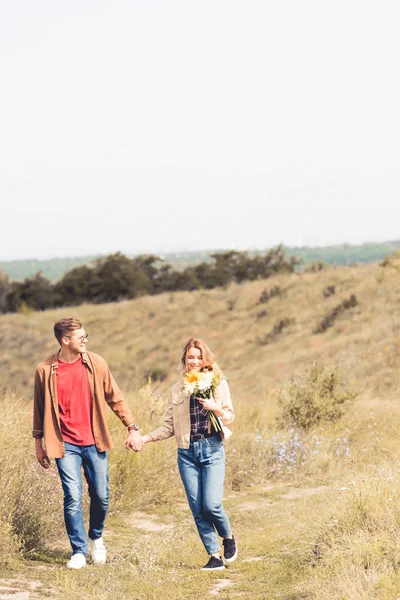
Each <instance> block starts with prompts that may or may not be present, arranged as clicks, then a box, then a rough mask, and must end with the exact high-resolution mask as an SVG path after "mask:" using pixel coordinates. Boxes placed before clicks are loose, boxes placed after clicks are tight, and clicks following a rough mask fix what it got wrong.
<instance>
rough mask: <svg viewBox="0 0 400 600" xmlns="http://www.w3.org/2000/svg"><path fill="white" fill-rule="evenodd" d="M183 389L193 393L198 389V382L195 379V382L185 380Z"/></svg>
mask: <svg viewBox="0 0 400 600" xmlns="http://www.w3.org/2000/svg"><path fill="white" fill-rule="evenodd" d="M183 389H184V390H185V392H187V393H188V394H193V393H194V391H195V389H196V382H195V381H194V382H193V383H189V382H185V383H184V385H183Z"/></svg>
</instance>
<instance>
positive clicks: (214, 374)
mask: <svg viewBox="0 0 400 600" xmlns="http://www.w3.org/2000/svg"><path fill="white" fill-rule="evenodd" d="M223 378H224V376H223V375H222V372H221V371H220V370H219V369H213V368H212V367H204V368H203V369H202V370H201V371H188V372H187V373H185V376H184V378H183V390H184V391H185V392H187V393H188V394H190V395H191V396H196V398H211V396H212V395H213V394H214V392H215V389H216V388H217V387H218V386H219V384H220V383H221V381H222V379H223ZM208 414H209V417H210V421H211V423H212V425H213V427H214V429H215V431H222V427H221V423H220V421H219V418H218V417H217V415H216V414H214V413H213V411H212V410H209V411H208Z"/></svg>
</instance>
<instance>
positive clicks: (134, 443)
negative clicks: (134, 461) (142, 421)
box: [125, 430, 144, 452]
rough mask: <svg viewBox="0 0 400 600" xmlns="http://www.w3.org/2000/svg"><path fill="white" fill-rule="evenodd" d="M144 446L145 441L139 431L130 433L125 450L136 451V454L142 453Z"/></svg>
mask: <svg viewBox="0 0 400 600" xmlns="http://www.w3.org/2000/svg"><path fill="white" fill-rule="evenodd" d="M143 446H144V441H143V438H142V436H141V435H140V433H139V432H138V431H135V430H133V431H129V432H128V437H127V438H126V440H125V448H126V449H127V450H131V449H132V450H134V451H135V452H140V450H142V448H143Z"/></svg>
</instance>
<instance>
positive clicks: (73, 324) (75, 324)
mask: <svg viewBox="0 0 400 600" xmlns="http://www.w3.org/2000/svg"><path fill="white" fill-rule="evenodd" d="M75 329H82V323H81V322H80V320H79V319H75V317H65V318H64V319H60V320H59V321H57V323H54V335H55V336H56V338H57V340H58V342H59V343H60V344H61V339H62V338H63V337H64V336H65V335H67V333H70V332H71V331H75Z"/></svg>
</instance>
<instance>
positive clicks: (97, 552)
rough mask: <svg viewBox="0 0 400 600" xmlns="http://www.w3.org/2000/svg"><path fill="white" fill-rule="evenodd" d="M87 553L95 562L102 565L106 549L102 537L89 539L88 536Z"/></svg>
mask: <svg viewBox="0 0 400 600" xmlns="http://www.w3.org/2000/svg"><path fill="white" fill-rule="evenodd" d="M89 553H90V555H91V557H92V561H93V562H94V563H95V564H97V565H104V563H105V562H106V557H107V550H106V549H105V546H104V542H103V538H99V539H98V540H91V539H90V538H89Z"/></svg>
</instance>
